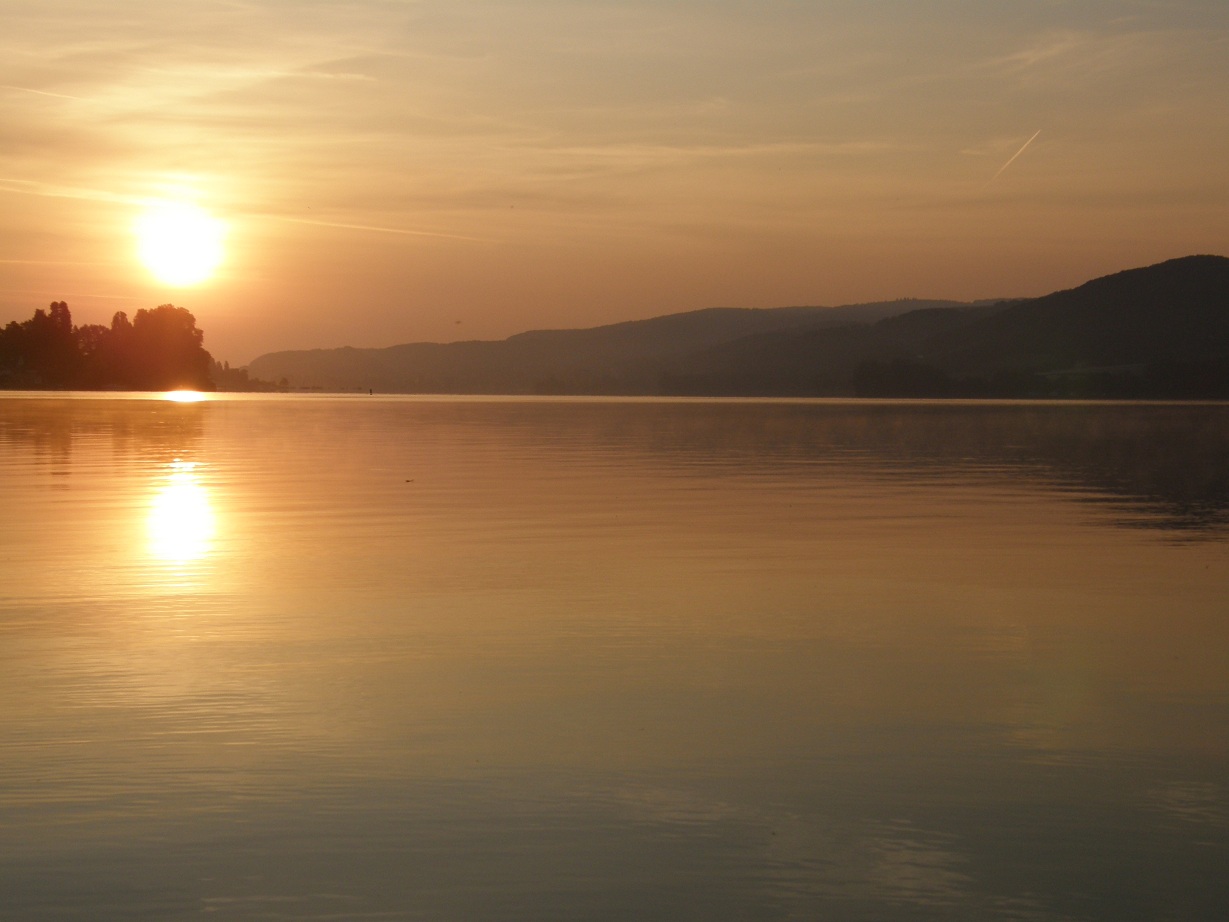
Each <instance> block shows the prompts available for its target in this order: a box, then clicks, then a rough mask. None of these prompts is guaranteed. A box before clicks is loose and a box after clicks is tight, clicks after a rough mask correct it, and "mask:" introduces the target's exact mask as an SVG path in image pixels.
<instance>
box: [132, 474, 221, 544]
mask: <svg viewBox="0 0 1229 922" xmlns="http://www.w3.org/2000/svg"><path fill="white" fill-rule="evenodd" d="M148 526H149V551H150V554H151V555H152V556H153V557H155V558H156V559H158V560H161V561H164V562H166V563H170V564H185V563H190V562H192V561H196V560H200V559H201V558H202V557H204V556H205V555H206V554H207V553H208V552H209V547H210V543H211V542H212V540H213V536H214V533H215V531H216V520H215V518H214V514H213V509H212V508H211V507H210V504H209V493H208V491H207V490H206V489H205V486H204V485H203V484H202V483H201V481H200V477H199V475H198V474H197V473H196V464H195V463H194V462H188V461H178V460H177V461H173V462H172V463H171V465H170V471H169V473H168V475H167V480H166V483H165V484H164V485H163V486H162V488H161V489H160V490H159V491H158V492H157V493H155V494H154V497H153V500H152V502H151V506H150V512H149V520H148Z"/></svg>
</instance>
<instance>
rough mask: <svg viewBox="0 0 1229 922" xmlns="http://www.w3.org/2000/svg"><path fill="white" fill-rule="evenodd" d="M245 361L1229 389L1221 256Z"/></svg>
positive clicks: (811, 389)
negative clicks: (963, 288)
mask: <svg viewBox="0 0 1229 922" xmlns="http://www.w3.org/2000/svg"><path fill="white" fill-rule="evenodd" d="M249 371H250V372H251V374H253V375H254V376H256V377H259V378H265V379H269V380H277V379H280V378H283V377H284V378H286V379H287V380H288V381H289V382H290V383H291V385H293V386H299V387H320V388H322V389H354V388H364V389H365V388H374V389H376V390H380V391H399V392H421V393H506V394H529V393H560V394H691V395H790V396H828V395H832V396H835V395H860V396H885V397H886V396H917V397H946V396H969V397H988V396H1002V397H1196V398H1199V397H1216V398H1221V397H1229V259H1227V258H1225V257H1220V256H1190V257H1185V258H1182V259H1175V260H1171V261H1169V262H1165V263H1161V264H1159V265H1155V266H1149V267H1146V268H1142V269H1132V270H1129V271H1126V272H1120V273H1117V274H1115V275H1111V276H1107V277H1105V278H1100V279H1095V280H1093V281H1091V282H1088V283H1086V284H1084V285H1081V286H1080V287H1078V288H1074V289H1071V290H1069V291H1060V292H1055V293H1054V294H1050V295H1046V296H1044V297H1041V298H1032V299H1027V300H1016V301H1002V302H997V303H985V302H979V303H976V304H962V303H958V302H951V301H894V302H886V303H877V304H862V305H850V306H846V307H836V308H817V307H798V308H777V309H767V310H750V309H737V308H714V309H710V310H701V311H692V312H689V313H683V314H671V315H667V316H663V317H655V318H652V319H649V320H640V321H631V322H627V323H619V324H613V325H609V326H603V327H596V328H593V329H586V330H542V331H535V332H530V333H522V334H520V335H518V336H513V337H510V338H509V339H506V340H503V341H500V342H467V343H450V344H437V343H412V344H407V345H402V346H392V347H389V348H387V349H349V348H346V349H329V350H313V351H307V352H279V353H272V354H269V355H264V356H261V357H260V358H258V359H256V360H255V361H254V362H253V363H252V364H251V366H249Z"/></svg>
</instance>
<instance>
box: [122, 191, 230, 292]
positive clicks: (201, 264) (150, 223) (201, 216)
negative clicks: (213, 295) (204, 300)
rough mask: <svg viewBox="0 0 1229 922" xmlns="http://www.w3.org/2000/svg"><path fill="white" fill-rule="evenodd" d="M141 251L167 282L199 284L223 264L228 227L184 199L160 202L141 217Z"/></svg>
mask: <svg viewBox="0 0 1229 922" xmlns="http://www.w3.org/2000/svg"><path fill="white" fill-rule="evenodd" d="M136 235H137V252H138V254H139V255H140V257H141V262H143V263H144V264H145V267H146V268H147V269H149V271H150V272H152V273H153V274H154V277H155V278H157V279H158V280H159V281H161V282H164V283H165V284H167V285H174V286H176V287H182V286H187V285H198V284H200V283H201V282H203V281H205V280H207V279H208V278H210V277H211V276H212V275H213V274H214V272H215V271H216V270H217V268H218V266H219V265H221V263H222V257H223V255H224V254H223V251H222V241H223V238H224V237H225V235H226V226H225V225H224V224H223V223H222V222H221V221H219V220H218V219H217V218H215V217H213V216H212V215H211V214H209V212H207V211H205V210H204V209H203V208H199V207H197V206H196V205H190V204H187V203H183V202H157V203H154V204H152V205H150V206H149V207H148V208H147V209H146V210H145V212H144V213H143V214H142V215H141V216H140V217H139V218H137V222H136Z"/></svg>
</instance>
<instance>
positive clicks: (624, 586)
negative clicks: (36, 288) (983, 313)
mask: <svg viewBox="0 0 1229 922" xmlns="http://www.w3.org/2000/svg"><path fill="white" fill-rule="evenodd" d="M0 516H2V521H3V527H2V529H0V576H2V578H0V702H3V707H2V708H0V918H4V919H14V920H49V919H57V920H59V919H82V920H85V919H88V920H179V919H199V918H201V917H202V916H204V917H206V918H217V919H307V920H312V919H318V920H325V919H338V920H340V919H346V920H350V919H353V920H364V919H378V920H401V919H405V920H693V919H694V920H725V919H730V920H781V919H804V920H810V919H835V920H895V919H902V920H903V919H909V920H916V919H923V920H926V919H935V920H938V919H944V920H948V919H968V920H997V919H1020V920H1094V919H1095V920H1102V919H1104V920H1131V919H1140V920H1143V919H1148V920H1154V919H1174V920H1201V919H1208V920H1213V919H1225V918H1229V874H1227V873H1226V868H1229V405H1225V404H1203V405H1198V404H1192V405H1181V404H1171V405H1130V404H1044V403H1001V404H996V403H926V402H917V403H890V402H884V403H878V402H865V401H864V402H857V401H846V402H842V401H797V402H789V401H685V400H679V401H653V400H596V399H594V400H584V399H571V400H547V399H541V400H534V399H520V398H517V399H511V398H510V399H495V398H488V399H481V398H465V399H461V398H455V399H448V398H413V397H378V396H377V397H369V396H367V395H362V396H357V395H356V396H338V397H334V396H315V395H310V396H309V395H273V396H264V395H261V396H241V395H218V396H216V397H213V398H211V399H207V400H203V401H201V402H197V403H176V402H172V401H168V400H165V399H162V398H161V397H159V396H156V395H154V396H150V395H113V394H112V395H35V394H10V395H7V396H0Z"/></svg>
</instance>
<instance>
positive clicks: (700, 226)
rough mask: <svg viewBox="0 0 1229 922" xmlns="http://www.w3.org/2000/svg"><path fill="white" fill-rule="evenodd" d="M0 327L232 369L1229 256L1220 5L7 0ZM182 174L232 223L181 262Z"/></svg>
mask: <svg viewBox="0 0 1229 922" xmlns="http://www.w3.org/2000/svg"><path fill="white" fill-rule="evenodd" d="M0 10H2V11H3V20H4V23H5V29H4V33H3V35H2V36H0V107H2V110H3V112H4V118H3V119H2V120H0V324H3V323H7V322H8V321H10V320H21V319H25V318H26V317H28V316H29V315H30V313H31V312H32V310H33V309H35V308H39V307H43V308H45V307H46V306H47V304H48V303H49V302H50V301H52V300H65V301H67V302H68V303H69V305H70V307H71V309H72V311H73V318H74V320H75V321H76V322H77V323H99V322H101V323H105V322H108V321H109V319H110V317H111V315H112V313H114V312H115V311H116V310H126V311H128V312H129V313H130V314H131V313H133V312H135V311H136V310H137V309H139V308H150V307H153V306H155V305H157V304H161V303H165V302H168V301H170V302H173V303H175V304H177V305H180V306H183V307H186V308H188V309H189V310H191V311H192V312H193V314H195V316H196V318H197V320H198V322H199V325H200V327H201V328H202V329H204V330H205V331H206V335H207V339H206V346H207V348H209V349H210V351H211V352H213V354H214V355H215V356H216V357H218V358H219V359H221V358H226V359H229V360H230V361H232V362H235V363H239V362H246V361H248V360H249V359H251V358H252V357H254V356H255V355H257V354H259V353H262V352H266V351H269V350H274V349H290V348H309V347H316V346H319V347H330V346H338V345H356V346H382V345H391V344H393V343H400V342H408V341H414V340H438V341H447V340H455V339H495V338H502V337H504V336H507V335H509V334H512V333H516V332H519V331H522V330H526V329H532V328H545V327H580V326H592V325H596V324H600V323H606V322H613V321H618V320H627V319H634V318H638V317H648V316H654V315H658V314H663V313H670V312H674V311H681V310H689V309H693V308H700V307H709V306H717V305H729V306H749V307H756V306H758V307H770V306H780V305H789V304H843V303H852V302H859V301H872V300H883V299H891V298H898V297H935V298H958V299H975V298H988V297H1008V296H1029V295H1039V294H1044V293H1047V292H1050V291H1053V290H1056V289H1060V288H1064V287H1070V286H1072V285H1076V284H1079V283H1081V282H1083V281H1086V280H1087V279H1089V278H1092V277H1095V276H1098V275H1103V274H1106V273H1109V272H1114V271H1117V270H1119V269H1124V268H1129V267H1132V266H1140V265H1146V264H1149V263H1154V262H1159V261H1161V260H1164V259H1168V258H1172V257H1176V256H1182V255H1187V254H1192V253H1221V254H1225V253H1229V207H1227V206H1229V5H1226V4H1225V3H1224V2H1223V0H1169V2H1165V3H1157V2H1145V0H1081V2H1065V0H1049V2H1037V0H983V2H969V0H964V2H957V0H918V2H915V0H858V2H853V0H838V2H825V3H805V2H785V0H765V2H759V3H748V2H733V0H709V2H700V0H678V2H673V3H660V2H656V3H650V2H647V0H608V2H601V0H596V2H588V0H587V2H565V0H507V2H498V0H473V2H468V3H463V4H459V3H444V2H439V0H420V2H393V0H383V2H377V0H358V2H347V3H340V2H333V0H321V2H310V3H309V2H241V0H233V2H221V0H217V2H215V0H202V2H199V3H194V4H191V5H174V6H164V7H158V6H151V5H148V4H146V3H138V2H135V0H115V2H107V3H102V4H99V3H91V2H84V0H40V2H34V0H0ZM158 201H163V202H166V201H169V202H182V203H185V204H188V205H195V206H199V207H200V208H202V209H205V210H207V211H208V213H209V214H211V215H214V216H216V217H217V218H218V219H219V220H221V221H222V222H224V223H225V225H226V228H227V230H226V239H225V257H224V259H223V261H222V263H221V264H220V267H219V269H218V271H217V273H216V274H215V275H213V276H212V277H210V278H208V279H206V280H204V281H202V282H200V283H199V284H195V285H192V286H186V287H180V288H175V287H171V286H169V285H167V284H166V283H164V282H160V281H158V280H157V278H156V277H155V276H153V275H151V274H150V272H148V271H147V270H145V269H144V268H143V267H142V266H141V264H140V262H139V260H138V258H137V243H136V241H135V239H134V237H133V234H132V227H133V225H134V223H135V222H136V221H137V220H138V218H139V217H140V214H141V212H142V209H144V208H146V207H147V206H148V205H149V204H150V203H153V202H158Z"/></svg>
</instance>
